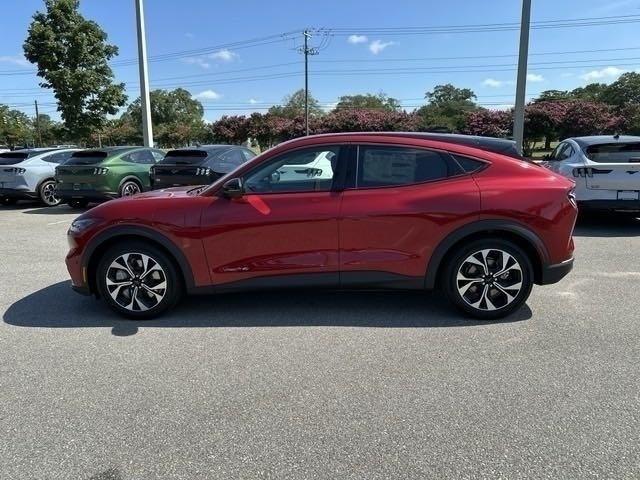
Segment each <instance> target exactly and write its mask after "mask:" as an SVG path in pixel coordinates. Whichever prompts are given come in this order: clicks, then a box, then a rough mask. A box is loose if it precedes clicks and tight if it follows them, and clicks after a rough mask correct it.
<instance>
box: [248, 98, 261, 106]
mask: <svg viewBox="0 0 640 480" xmlns="http://www.w3.org/2000/svg"><path fill="white" fill-rule="evenodd" d="M258 102H260V100H256V99H255V98H250V99H249V103H250V104H251V105H255V104H256V103H258Z"/></svg>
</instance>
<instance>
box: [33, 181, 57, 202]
mask: <svg viewBox="0 0 640 480" xmlns="http://www.w3.org/2000/svg"><path fill="white" fill-rule="evenodd" d="M38 193H39V195H40V201H42V203H44V204H45V205H46V206H47V207H55V206H56V205H60V201H61V200H60V198H59V197H58V195H57V192H56V182H55V180H46V181H44V182H42V185H40V191H39V192H38Z"/></svg>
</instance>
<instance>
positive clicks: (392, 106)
mask: <svg viewBox="0 0 640 480" xmlns="http://www.w3.org/2000/svg"><path fill="white" fill-rule="evenodd" d="M346 108H352V109H353V108H356V109H365V110H366V109H377V110H388V111H392V112H395V111H398V110H400V102H399V101H398V100H397V99H395V98H392V97H390V96H388V95H387V94H386V93H383V92H380V93H377V94H372V93H365V94H359V95H343V96H342V97H340V99H339V100H338V103H337V105H336V107H335V110H344V109H346Z"/></svg>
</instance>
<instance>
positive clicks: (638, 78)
mask: <svg viewBox="0 0 640 480" xmlns="http://www.w3.org/2000/svg"><path fill="white" fill-rule="evenodd" d="M601 100H602V101H604V102H605V103H608V104H609V105H616V106H618V107H622V106H625V105H629V104H640V73H636V72H627V73H624V74H622V75H621V76H620V78H618V80H616V81H615V82H613V83H612V84H611V85H609V86H608V87H607V89H606V91H605V92H604V94H603V95H602V99H601Z"/></svg>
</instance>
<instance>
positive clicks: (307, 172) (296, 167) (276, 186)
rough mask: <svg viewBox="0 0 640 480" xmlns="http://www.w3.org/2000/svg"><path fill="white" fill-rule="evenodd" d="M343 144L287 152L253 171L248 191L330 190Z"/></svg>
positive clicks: (248, 183)
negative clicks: (340, 145)
mask: <svg viewBox="0 0 640 480" xmlns="http://www.w3.org/2000/svg"><path fill="white" fill-rule="evenodd" d="M339 156H340V147H338V146H318V147H312V148H305V149H301V150H296V151H293V152H289V153H285V154H283V155H280V156H278V157H276V158H274V159H271V160H269V161H268V162H267V163H266V164H265V165H260V167H258V169H256V170H254V171H253V172H251V173H250V174H249V175H248V176H247V177H246V179H245V182H244V185H245V189H246V190H247V191H248V192H260V193H269V192H273V193H275V192H328V191H329V190H331V186H332V184H333V177H334V174H335V171H336V167H337V162H338V157H339Z"/></svg>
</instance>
